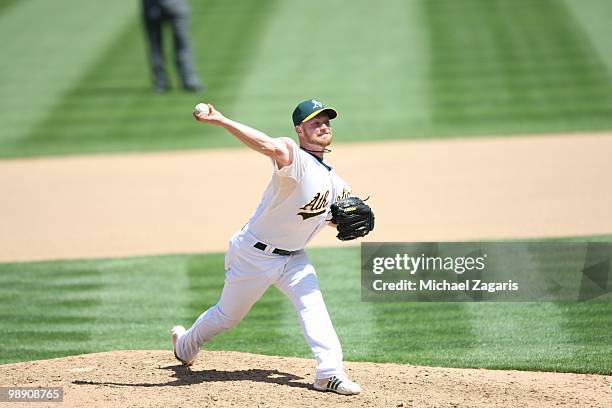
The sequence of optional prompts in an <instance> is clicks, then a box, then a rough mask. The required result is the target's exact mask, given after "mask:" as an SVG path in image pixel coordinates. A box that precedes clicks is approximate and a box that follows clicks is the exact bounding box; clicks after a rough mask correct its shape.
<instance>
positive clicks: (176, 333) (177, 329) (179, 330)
mask: <svg viewBox="0 0 612 408" xmlns="http://www.w3.org/2000/svg"><path fill="white" fill-rule="evenodd" d="M186 332H187V330H185V328H184V327H183V326H174V327H173V328H172V330H171V331H170V333H172V348H173V350H174V357H176V359H177V360H178V361H180V362H181V364H183V365H184V366H186V367H189V366H192V365H193V361H194V360H190V361H186V360H182V359H180V358H179V356H177V355H176V342H177V340H178V338H179V337H181V336H182V335H183V334H185V333H186Z"/></svg>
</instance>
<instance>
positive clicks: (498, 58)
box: [425, 0, 612, 134]
mask: <svg viewBox="0 0 612 408" xmlns="http://www.w3.org/2000/svg"><path fill="white" fill-rule="evenodd" d="M425 7H426V10H427V14H426V15H427V18H428V20H429V24H428V27H429V29H430V41H431V65H430V74H431V76H432V77H431V82H432V95H431V100H432V109H433V120H434V122H435V123H436V124H437V125H436V126H437V128H438V131H439V132H440V133H448V134H451V133H452V134H458V133H477V134H478V133H498V132H500V133H503V132H521V131H525V132H528V131H543V130H549V131H550V130H553V131H561V130H566V131H569V130H584V129H605V128H609V127H610V125H611V124H612V121H611V120H610V117H611V116H610V113H612V98H611V96H610V95H611V93H610V91H611V90H612V81H611V79H610V72H609V71H608V69H607V68H606V65H605V64H604V63H603V62H602V60H601V59H600V58H599V55H598V53H597V52H594V49H593V48H592V47H591V44H590V42H589V39H588V38H587V37H585V36H584V35H583V33H582V31H581V30H580V25H579V24H577V23H576V22H575V21H574V19H573V18H572V15H571V13H568V12H567V10H566V9H565V7H564V3H563V2H558V1H554V0H550V1H548V0H543V1H537V2H535V1H528V0H520V1H514V2H507V1H503V0H491V1H489V0H467V1H462V2H453V1H447V0H433V1H428V2H426V6H425Z"/></svg>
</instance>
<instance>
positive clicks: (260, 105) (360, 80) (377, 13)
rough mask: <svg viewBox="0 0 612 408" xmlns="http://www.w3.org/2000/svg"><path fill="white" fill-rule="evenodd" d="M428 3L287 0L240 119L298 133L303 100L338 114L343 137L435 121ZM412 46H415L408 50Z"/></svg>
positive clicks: (252, 73) (380, 134)
mask: <svg viewBox="0 0 612 408" xmlns="http://www.w3.org/2000/svg"><path fill="white" fill-rule="evenodd" d="M421 9H422V3H421V2H419V1H409V2H407V1H404V0H387V1H385V4H384V7H381V6H380V5H378V4H376V3H373V2H371V1H367V0H355V1H332V2H329V1H324V0H313V1H309V2H300V1H295V0H291V1H282V2H280V4H279V7H278V8H277V11H276V17H275V18H274V19H271V20H270V23H269V24H268V26H267V27H266V30H265V31H264V33H263V35H262V39H261V41H260V42H259V43H258V49H257V50H256V52H255V54H254V55H255V59H254V61H253V64H252V68H251V69H250V70H249V71H248V72H246V74H247V77H246V78H245V80H244V85H243V86H242V87H241V88H240V89H239V97H238V98H237V102H238V105H237V107H236V114H238V115H239V117H240V120H242V121H244V122H246V123H252V124H253V125H254V126H256V127H258V128H262V129H265V131H266V132H269V133H270V134H272V135H286V134H292V133H293V130H292V124H291V120H290V113H291V111H292V109H293V107H294V106H295V104H296V103H297V102H298V101H301V100H304V99H307V98H319V99H321V100H322V101H323V102H325V103H327V104H329V105H332V106H334V107H335V108H336V109H337V110H338V111H339V114H340V116H339V118H338V120H336V121H334V123H333V125H334V129H335V132H336V134H337V137H336V140H337V141H339V142H343V141H346V140H355V139H364V138H376V139H378V138H386V137H390V136H389V134H396V135H400V136H398V137H407V136H410V134H407V132H406V129H413V128H421V127H423V126H424V124H427V123H428V122H429V106H428V92H429V90H428V82H427V78H428V72H427V67H428V59H427V53H428V49H427V38H426V33H427V31H426V29H425V27H424V26H423V19H422V18H421V16H422V10H421ZM407 47H408V48H407Z"/></svg>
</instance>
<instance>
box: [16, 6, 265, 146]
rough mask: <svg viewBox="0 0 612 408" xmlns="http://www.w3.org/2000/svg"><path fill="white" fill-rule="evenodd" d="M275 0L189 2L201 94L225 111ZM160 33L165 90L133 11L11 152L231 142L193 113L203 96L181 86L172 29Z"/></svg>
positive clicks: (232, 139) (238, 84) (233, 97)
mask: <svg viewBox="0 0 612 408" xmlns="http://www.w3.org/2000/svg"><path fill="white" fill-rule="evenodd" d="M275 3H276V2H275V1H273V0H267V1H262V2H247V3H244V2H242V3H240V2H239V3H235V2H214V1H203V2H194V3H193V4H192V6H193V13H192V33H193V35H192V38H193V43H194V54H195V57H196V60H197V66H198V68H199V69H200V71H201V76H202V78H203V80H204V82H205V84H206V86H207V89H208V90H207V91H206V96H205V99H206V100H209V101H214V102H215V103H216V104H218V105H219V106H221V107H223V108H224V111H225V112H226V113H231V112H232V106H233V101H234V99H235V97H236V95H237V89H238V88H239V87H240V85H241V83H242V78H244V77H245V75H246V73H245V71H247V70H248V69H249V59H250V58H251V57H252V54H253V49H255V48H256V42H257V41H258V38H259V34H258V33H259V31H260V30H261V29H262V27H264V26H265V24H266V21H267V19H269V18H272V17H273V15H274V4H275ZM168 34H170V32H168ZM165 39H166V41H165V43H164V44H165V50H166V56H167V62H168V64H167V69H168V72H169V76H170V78H171V80H172V84H173V86H174V88H175V89H174V90H173V91H172V92H170V93H167V94H163V95H159V94H154V93H153V92H152V90H151V80H150V73H149V66H148V62H147V58H148V57H147V52H146V43H145V39H144V34H143V31H142V24H141V21H140V18H139V17H138V18H133V19H132V21H131V24H129V25H127V26H126V27H125V29H124V30H123V31H122V32H121V33H119V34H118V35H117V36H116V37H115V39H114V41H113V42H112V43H111V44H110V45H109V46H108V47H107V48H102V49H100V50H99V56H98V59H97V61H96V63H95V64H94V65H93V67H92V68H91V69H90V70H89V71H88V72H87V73H86V74H85V75H83V76H82V77H81V78H75V80H74V82H73V84H72V89H71V91H70V92H69V93H68V94H67V95H66V96H65V97H64V98H63V99H62V100H61V102H60V103H58V104H57V105H56V106H55V108H54V109H53V110H51V111H50V112H49V113H48V116H47V119H46V120H45V121H43V122H41V123H40V124H39V125H38V126H37V127H35V128H34V129H32V131H31V132H30V133H29V134H28V135H27V136H25V137H23V138H21V139H20V141H19V143H18V145H17V146H16V149H17V151H18V152H19V153H18V154H22V155H30V154H31V155H35V154H58V153H77V152H81V153H93V152H101V151H105V152H108V151H131V150H150V149H188V148H193V147H202V146H207V147H219V146H238V145H239V143H238V142H237V141H236V140H235V139H234V138H232V137H230V136H229V135H228V134H227V133H225V132H223V131H221V130H219V129H216V128H214V127H211V126H208V127H203V126H202V125H198V124H197V123H196V122H195V121H194V120H193V118H192V117H191V110H192V108H193V106H194V105H195V103H196V102H198V101H200V100H202V99H204V96H202V95H198V94H193V93H187V92H182V91H180V84H179V83H177V77H176V73H175V68H174V64H173V54H172V50H173V47H172V43H171V36H170V35H168V36H166V38H165ZM177 88H178V89H177Z"/></svg>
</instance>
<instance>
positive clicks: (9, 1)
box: [0, 0, 23, 18]
mask: <svg viewBox="0 0 612 408" xmlns="http://www.w3.org/2000/svg"><path fill="white" fill-rule="evenodd" d="M20 1H21V2H22V1H23V0H2V1H1V2H0V14H2V13H4V12H6V10H8V9H9V8H11V7H12V6H14V5H15V4H17V3H18V2H20ZM0 18H1V17H0Z"/></svg>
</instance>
